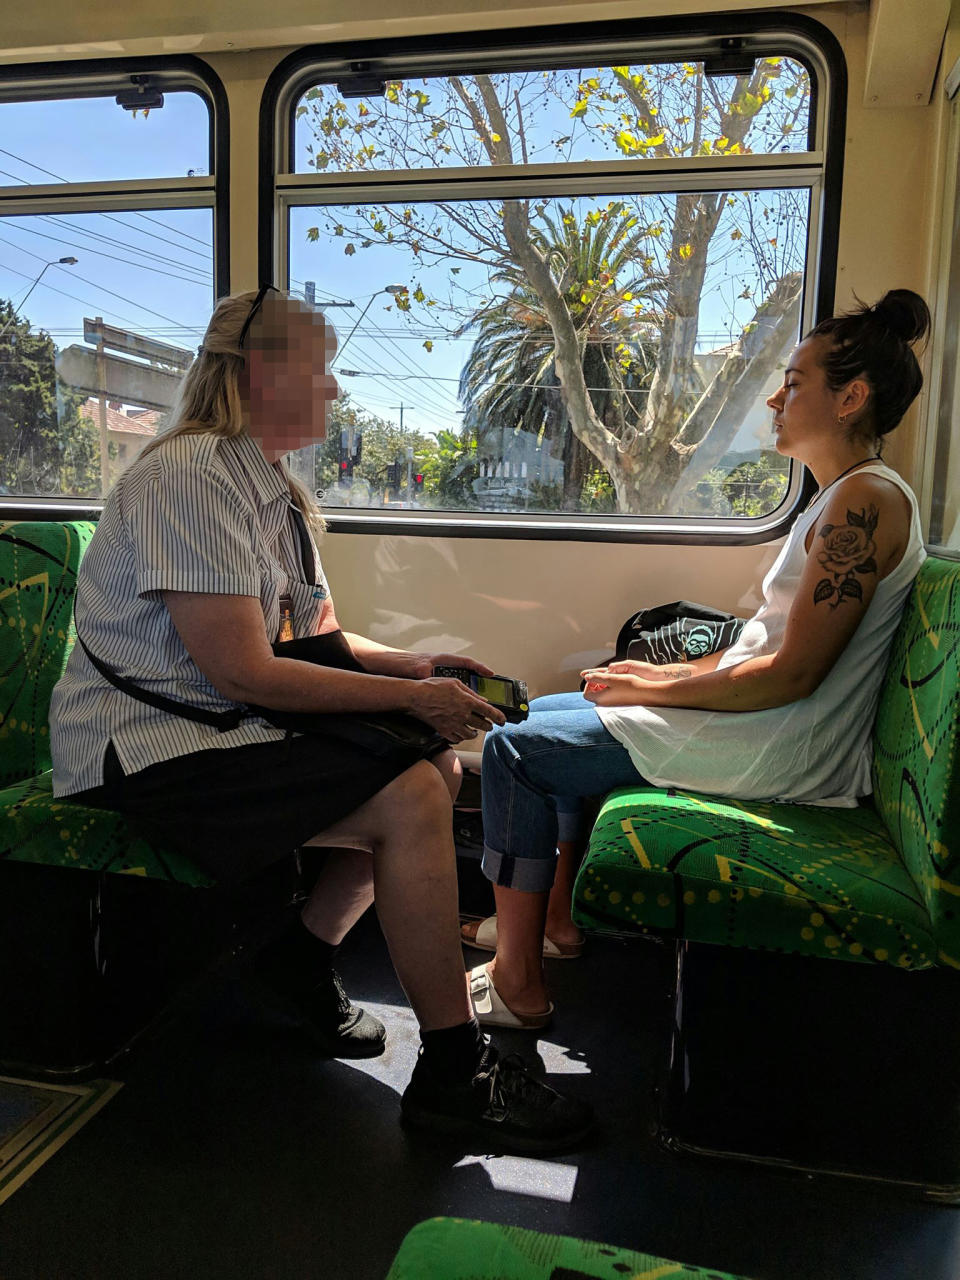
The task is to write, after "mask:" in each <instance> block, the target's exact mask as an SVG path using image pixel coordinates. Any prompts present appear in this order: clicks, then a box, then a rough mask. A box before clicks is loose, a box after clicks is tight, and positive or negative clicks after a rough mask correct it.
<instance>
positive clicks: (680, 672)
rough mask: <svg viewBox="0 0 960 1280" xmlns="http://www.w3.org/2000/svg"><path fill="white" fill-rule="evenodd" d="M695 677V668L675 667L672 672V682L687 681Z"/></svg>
mask: <svg viewBox="0 0 960 1280" xmlns="http://www.w3.org/2000/svg"><path fill="white" fill-rule="evenodd" d="M692 675H693V667H674V669H673V670H672V671H671V672H670V679H671V680H687V679H689V677H690V676H692Z"/></svg>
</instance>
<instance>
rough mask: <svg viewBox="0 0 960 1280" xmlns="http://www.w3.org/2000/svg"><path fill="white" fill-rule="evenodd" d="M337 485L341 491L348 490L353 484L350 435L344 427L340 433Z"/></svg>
mask: <svg viewBox="0 0 960 1280" xmlns="http://www.w3.org/2000/svg"><path fill="white" fill-rule="evenodd" d="M337 484H338V485H339V486H340V488H341V489H349V488H350V486H351V485H352V484H353V455H351V453H350V434H349V432H348V431H347V429H346V427H343V428H342V429H341V431H340V465H339V467H338V469H337Z"/></svg>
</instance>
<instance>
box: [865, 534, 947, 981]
mask: <svg viewBox="0 0 960 1280" xmlns="http://www.w3.org/2000/svg"><path fill="white" fill-rule="evenodd" d="M958 739H960V564H956V563H951V562H948V561H946V560H938V559H935V558H930V559H929V560H927V561H926V563H925V564H924V566H923V568H922V569H921V570H920V573H919V575H918V576H917V581H916V583H915V584H914V588H913V592H912V594H911V596H910V600H909V602H908V604H907V608H906V610H905V612H904V617H903V621H902V623H901V625H900V629H899V630H898V632H897V635H896V637H895V638H894V642H893V647H892V649H891V653H890V662H889V666H888V674H887V678H886V680H885V681H884V686H883V691H882V694H881V697H880V705H879V708H878V710H877V722H876V727H875V729H874V735H873V741H874V760H873V774H874V793H875V798H876V803H877V808H878V809H879V811H880V814H881V815H882V817H883V820H884V822H885V823H886V824H887V826H888V827H889V828H890V832H891V834H892V836H893V840H894V843H895V845H896V846H897V849H898V850H899V851H900V854H901V857H902V858H903V862H904V865H905V866H906V867H907V869H908V871H909V872H910V875H911V876H912V878H913V879H914V880H915V881H916V883H917V884H918V885H919V886H920V888H921V890H922V891H923V896H924V900H925V902H926V905H927V910H928V912H929V914H930V917H931V919H932V920H933V928H934V931H935V933H936V937H937V946H938V951H937V959H938V961H939V963H941V964H946V965H952V966H953V967H954V968H960V742H958Z"/></svg>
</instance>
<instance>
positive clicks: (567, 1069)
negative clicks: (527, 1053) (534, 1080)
mask: <svg viewBox="0 0 960 1280" xmlns="http://www.w3.org/2000/svg"><path fill="white" fill-rule="evenodd" d="M537 1053H538V1054H539V1055H540V1058H541V1061H542V1062H543V1065H544V1067H545V1068H546V1071H547V1074H548V1075H566V1076H588V1075H590V1074H591V1073H590V1064H589V1063H588V1062H587V1061H586V1060H585V1059H584V1057H583V1056H582V1052H581V1050H579V1049H572V1048H568V1047H567V1046H566V1045H562V1044H556V1043H555V1042H553V1041H551V1040H538V1041H537Z"/></svg>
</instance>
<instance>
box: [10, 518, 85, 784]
mask: <svg viewBox="0 0 960 1280" xmlns="http://www.w3.org/2000/svg"><path fill="white" fill-rule="evenodd" d="M94 527H95V526H94V525H93V524H91V523H89V522H87V521H66V522H64V523H60V522H56V521H29V520H17V521H0V787H6V786H9V785H10V783H12V782H19V781H21V780H22V779H23V778H30V777H33V775H34V774H37V773H42V772H43V771H44V770H45V769H49V768H50V733H49V728H48V725H47V718H48V715H49V711H50V694H51V693H52V691H53V686H54V685H55V684H56V682H57V681H58V680H59V679H60V676H61V675H62V674H63V668H64V666H65V665H66V661H67V657H68V656H69V653H70V649H71V648H72V646H73V639H74V630H73V595H74V591H75V589H76V585H77V567H78V566H79V564H80V560H81V557H82V556H83V553H84V551H85V550H86V548H87V545H88V543H89V542H90V539H91V538H92V537H93V530H94Z"/></svg>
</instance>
